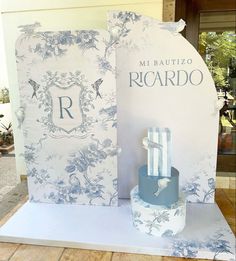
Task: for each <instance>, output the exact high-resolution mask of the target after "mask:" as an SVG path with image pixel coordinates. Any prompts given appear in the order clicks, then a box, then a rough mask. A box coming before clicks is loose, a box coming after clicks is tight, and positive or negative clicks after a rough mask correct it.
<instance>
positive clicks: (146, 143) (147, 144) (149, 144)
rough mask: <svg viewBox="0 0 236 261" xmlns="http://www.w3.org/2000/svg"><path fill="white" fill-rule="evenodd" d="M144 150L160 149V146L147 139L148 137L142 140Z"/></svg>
mask: <svg viewBox="0 0 236 261" xmlns="http://www.w3.org/2000/svg"><path fill="white" fill-rule="evenodd" d="M143 147H144V149H146V150H148V149H162V145H161V144H158V143H156V142H154V141H151V140H149V139H148V137H145V138H143Z"/></svg>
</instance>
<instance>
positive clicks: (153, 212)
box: [130, 186, 186, 237]
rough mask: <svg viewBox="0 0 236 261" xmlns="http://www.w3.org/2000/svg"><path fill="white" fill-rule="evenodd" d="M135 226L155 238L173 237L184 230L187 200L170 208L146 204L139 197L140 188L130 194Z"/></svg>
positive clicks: (183, 199)
mask: <svg viewBox="0 0 236 261" xmlns="http://www.w3.org/2000/svg"><path fill="white" fill-rule="evenodd" d="M130 197H131V207H132V215H133V224H134V226H135V227H136V228H137V229H138V230H140V231H141V232H143V233H147V234H149V235H153V236H158V237H161V236H172V235H175V234H177V233H179V232H180V231H182V230H183V228H184V226H185V217H186V200H185V197H184V196H183V195H180V198H179V200H178V201H177V202H176V203H175V204H173V205H171V206H170V207H165V206H158V205H152V204H149V203H146V202H145V201H143V200H142V199H141V198H140V197H139V193H138V186H136V187H134V188H133V189H132V191H131V193H130Z"/></svg>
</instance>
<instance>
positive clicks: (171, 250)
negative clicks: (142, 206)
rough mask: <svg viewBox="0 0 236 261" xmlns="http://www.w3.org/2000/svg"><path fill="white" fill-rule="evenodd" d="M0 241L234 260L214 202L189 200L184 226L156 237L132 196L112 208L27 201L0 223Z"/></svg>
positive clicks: (232, 241) (232, 245)
mask: <svg viewBox="0 0 236 261" xmlns="http://www.w3.org/2000/svg"><path fill="white" fill-rule="evenodd" d="M45 224H47V225H45ZM0 241H2V242H17V243H26V244H27V243H28V244H37V245H47V246H59V247H61V246H63V247H78V248H83V249H96V250H106V251H116V252H128V253H140V254H141V253H142V254H150V255H160V256H177V257H187V258H198V259H199V258H204V259H214V260H228V261H229V260H230V261H231V260H232V261H233V260H235V236H234V234H233V232H232V231H231V230H230V228H229V225H228V224H227V222H226V220H225V219H224V217H223V215H222V214H221V212H220V210H219V208H218V206H217V205H216V204H196V203H187V212H186V226H185V228H184V230H183V231H182V232H180V233H179V234H178V235H175V236H170V235H169V236H168V235H166V236H165V237H154V236H150V235H147V234H145V233H141V232H140V231H138V230H137V229H136V228H135V227H134V226H133V224H132V215H131V205H130V201H129V200H120V201H119V207H108V208H107V207H102V206H88V205H87V206H86V205H75V204H72V205H69V204H46V203H42V204H36V203H32V202H31V203H30V202H27V203H26V204H24V205H23V206H22V207H21V208H20V209H19V210H18V211H17V212H16V213H15V214H14V215H13V216H12V217H11V218H10V219H9V221H8V222H7V223H5V224H4V225H3V226H2V227H1V228H0Z"/></svg>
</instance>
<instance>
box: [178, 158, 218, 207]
mask: <svg viewBox="0 0 236 261" xmlns="http://www.w3.org/2000/svg"><path fill="white" fill-rule="evenodd" d="M212 158H213V156H210V155H209V156H208V157H207V158H205V159H202V160H201V161H200V162H199V163H198V164H196V166H195V167H194V168H193V169H194V173H193V175H192V176H191V177H190V179H189V180H188V181H186V182H185V183H184V184H183V185H182V186H181V190H182V192H183V193H184V194H185V195H186V197H187V201H189V202H192V201H195V202H198V203H213V202H214V195H215V179H214V178H213V177H209V176H208V174H207V173H209V170H211V171H212V173H214V172H215V169H214V166H211V165H210V163H211V162H213V161H212Z"/></svg>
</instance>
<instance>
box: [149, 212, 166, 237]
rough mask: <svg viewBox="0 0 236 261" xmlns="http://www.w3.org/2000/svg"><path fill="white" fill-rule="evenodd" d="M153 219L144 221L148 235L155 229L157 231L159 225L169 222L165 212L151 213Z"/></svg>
mask: <svg viewBox="0 0 236 261" xmlns="http://www.w3.org/2000/svg"><path fill="white" fill-rule="evenodd" d="M153 216H154V219H153V220H147V221H146V223H147V224H146V227H148V228H149V232H148V234H150V235H151V234H152V230H153V229H154V228H155V229H157V230H159V228H160V223H162V222H167V221H169V213H168V212H166V211H163V212H161V213H158V214H157V213H153Z"/></svg>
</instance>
